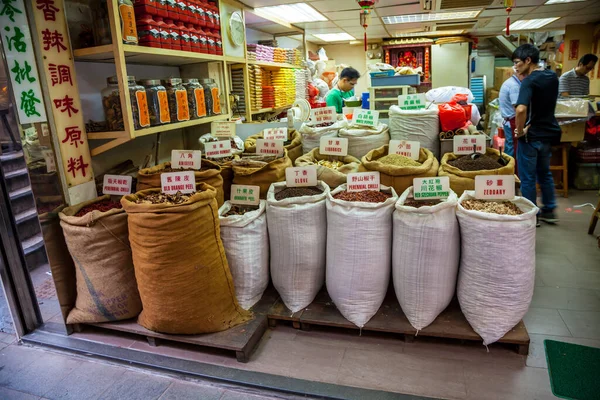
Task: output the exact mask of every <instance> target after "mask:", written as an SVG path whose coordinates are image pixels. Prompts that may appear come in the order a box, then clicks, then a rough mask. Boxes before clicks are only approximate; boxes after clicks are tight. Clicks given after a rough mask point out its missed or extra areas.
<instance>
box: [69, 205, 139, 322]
mask: <svg viewBox="0 0 600 400" xmlns="http://www.w3.org/2000/svg"><path fill="white" fill-rule="evenodd" d="M106 199H110V196H109V195H105V196H102V197H98V198H97V199H94V200H90V201H86V202H84V203H80V204H77V205H75V206H72V207H67V208H65V209H64V210H62V211H61V212H60V213H59V214H58V215H59V217H60V226H61V227H62V229H63V234H64V236H65V241H66V243H67V247H68V248H69V253H70V254H71V257H72V258H73V262H74V264H75V277H76V281H77V299H76V301H75V307H74V308H73V309H72V310H71V312H70V313H69V316H68V317H67V323H68V324H78V323H95V322H106V321H119V320H122V319H128V318H133V317H135V316H137V315H138V314H139V313H140V311H141V310H142V303H141V302H140V295H139V293H138V288H137V283H136V277H135V272H134V270H133V262H132V259H131V247H130V244H129V240H128V232H127V214H126V213H125V212H124V211H123V210H122V209H112V210H109V211H106V212H102V211H100V210H94V211H92V212H89V213H87V214H85V215H83V216H81V217H76V216H75V215H76V214H77V213H78V212H79V210H81V209H82V208H83V207H85V206H88V205H91V204H95V203H98V202H100V201H103V200H106Z"/></svg>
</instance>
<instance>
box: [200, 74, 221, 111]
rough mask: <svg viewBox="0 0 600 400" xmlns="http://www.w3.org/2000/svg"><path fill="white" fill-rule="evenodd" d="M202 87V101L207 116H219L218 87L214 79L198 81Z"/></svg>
mask: <svg viewBox="0 0 600 400" xmlns="http://www.w3.org/2000/svg"><path fill="white" fill-rule="evenodd" d="M200 82H201V83H202V87H204V99H205V102H206V110H207V114H208V115H210V116H213V115H220V114H221V100H220V92H219V86H218V85H217V84H216V83H215V80H214V79H210V78H207V79H202V80H201V81H200Z"/></svg>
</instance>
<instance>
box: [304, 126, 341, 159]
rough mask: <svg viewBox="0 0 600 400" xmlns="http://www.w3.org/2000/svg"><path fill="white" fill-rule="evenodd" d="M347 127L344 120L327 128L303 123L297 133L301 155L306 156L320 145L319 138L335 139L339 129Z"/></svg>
mask: <svg viewBox="0 0 600 400" xmlns="http://www.w3.org/2000/svg"><path fill="white" fill-rule="evenodd" d="M347 126H348V120H347V119H346V118H344V119H342V120H339V121H336V122H334V123H333V124H332V125H329V126H320V127H317V126H315V125H314V124H313V123H312V122H308V123H306V122H305V123H303V124H302V126H301V127H300V129H299V130H298V132H300V134H301V135H302V153H303V154H306V153H308V152H309V151H311V150H312V149H314V148H315V147H319V146H320V145H321V138H323V137H336V136H337V135H338V132H339V131H340V129H342V128H345V127H347Z"/></svg>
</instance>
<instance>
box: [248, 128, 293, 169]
mask: <svg viewBox="0 0 600 400" xmlns="http://www.w3.org/2000/svg"><path fill="white" fill-rule="evenodd" d="M263 137H264V136H263V132H261V133H259V134H258V135H252V136H250V137H249V138H248V139H246V141H245V142H244V148H245V149H246V150H245V151H246V153H256V139H262V138H263ZM290 140H291V142H290V144H288V145H286V146H283V148H284V149H286V150H287V151H288V157H289V158H290V160H292V164H293V163H294V162H295V161H296V159H297V158H298V157H300V156H301V155H302V135H300V132H298V131H292V132H291V136H290Z"/></svg>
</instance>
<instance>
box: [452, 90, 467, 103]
mask: <svg viewBox="0 0 600 400" xmlns="http://www.w3.org/2000/svg"><path fill="white" fill-rule="evenodd" d="M468 100H469V95H467V94H465V93H456V94H455V95H454V96H452V100H450V101H454V102H456V103H459V104H462V105H466V104H467V103H468V102H469V101H468Z"/></svg>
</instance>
